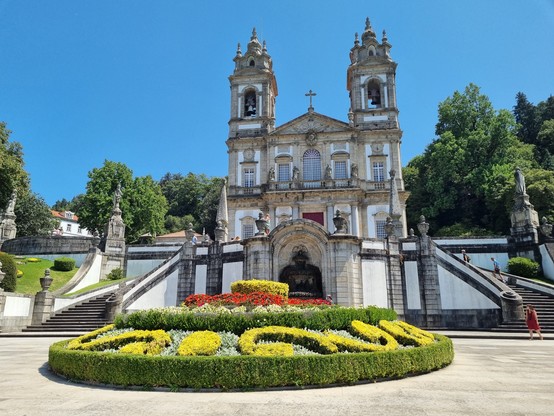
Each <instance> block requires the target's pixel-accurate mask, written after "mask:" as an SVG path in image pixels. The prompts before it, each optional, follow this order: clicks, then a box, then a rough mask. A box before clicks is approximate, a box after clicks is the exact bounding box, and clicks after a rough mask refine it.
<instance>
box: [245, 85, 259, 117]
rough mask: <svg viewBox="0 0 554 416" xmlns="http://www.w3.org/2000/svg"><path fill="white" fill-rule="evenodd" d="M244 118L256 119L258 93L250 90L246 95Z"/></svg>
mask: <svg viewBox="0 0 554 416" xmlns="http://www.w3.org/2000/svg"><path fill="white" fill-rule="evenodd" d="M244 116H245V117H256V91H253V90H249V91H247V92H246V94H244Z"/></svg>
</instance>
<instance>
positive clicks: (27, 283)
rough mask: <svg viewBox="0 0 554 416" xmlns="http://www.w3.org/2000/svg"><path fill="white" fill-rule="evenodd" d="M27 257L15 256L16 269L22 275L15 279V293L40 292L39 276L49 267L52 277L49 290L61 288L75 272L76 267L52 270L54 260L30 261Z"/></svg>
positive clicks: (32, 293)
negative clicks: (62, 270) (68, 269)
mask: <svg viewBox="0 0 554 416" xmlns="http://www.w3.org/2000/svg"><path fill="white" fill-rule="evenodd" d="M28 258H29V257H16V258H15V262H16V265H17V269H18V270H21V271H22V272H23V276H21V277H19V278H18V279H17V287H16V289H15V291H16V293H25V294H31V295H34V294H35V293H37V292H40V291H41V290H42V288H41V287H40V280H39V279H40V278H41V277H43V276H44V271H45V270H46V269H50V276H51V277H52V278H53V280H52V285H51V286H50V289H49V291H50V292H52V291H54V290H57V289H59V288H61V287H62V286H63V285H65V284H66V283H67V282H69V280H70V279H71V278H72V277H73V276H74V275H75V273H77V270H79V269H78V268H75V269H73V270H71V271H69V272H60V271H57V270H52V267H53V266H54V262H53V261H50V260H46V259H39V260H40V261H39V262H36V263H32V262H30V261H28V260H27V259H28Z"/></svg>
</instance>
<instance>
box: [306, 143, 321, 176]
mask: <svg viewBox="0 0 554 416" xmlns="http://www.w3.org/2000/svg"><path fill="white" fill-rule="evenodd" d="M302 167H303V172H304V180H305V181H319V180H321V155H320V154H319V152H318V151H317V150H315V149H308V150H306V152H305V153H304V156H303V157H302Z"/></svg>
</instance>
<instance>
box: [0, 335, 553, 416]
mask: <svg viewBox="0 0 554 416" xmlns="http://www.w3.org/2000/svg"><path fill="white" fill-rule="evenodd" d="M60 339H61V338H0V415H5V416H12V415H14V416H15V415H17V416H23V415H28V416H31V415H32V416H42V415H56V416H64V415H68V416H80V415H112V416H116V415H117V416H120V415H133V416H142V415H164V416H168V415H240V416H247V415H263V416H271V415H278V416H288V415H295V416H297V415H318V416H324V415H337V416H354V415H364V416H367V415H387V416H395V415H402V416H405V415H408V416H418V415H425V416H430V415H440V416H448V415H472V416H476V415H487V416H491V415H503V416H505V415H518V416H521V415H539V414H540V415H553V414H554V394H553V393H554V359H553V358H554V341H553V340H546V341H528V340H526V339H487V338H481V339H454V340H453V341H454V345H455V351H456V357H455V359H454V362H453V363H452V365H450V366H449V367H447V368H445V369H442V370H439V371H436V372H433V373H430V374H425V375H422V376H417V377H411V378H407V379H403V380H395V381H387V382H381V383H372V384H362V385H356V386H347V387H332V388H320V389H308V390H284V391H265V392H261V391H260V392H258V391H255V392H232V393H229V392H226V393H219V392H216V393H205V392H169V391H132V390H120V389H112V388H104V387H92V386H87V385H81V384H75V383H71V382H68V381H65V380H62V379H60V378H58V377H56V376H54V375H52V374H51V373H50V372H49V370H48V366H47V363H46V361H47V357H48V347H49V345H50V344H52V343H53V342H55V341H57V340H60Z"/></svg>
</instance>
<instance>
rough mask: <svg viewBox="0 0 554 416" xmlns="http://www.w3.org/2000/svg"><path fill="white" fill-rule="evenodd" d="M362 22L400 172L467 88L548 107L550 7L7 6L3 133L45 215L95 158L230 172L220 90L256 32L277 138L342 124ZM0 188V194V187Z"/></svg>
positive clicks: (0, 2) (2, 25) (219, 1)
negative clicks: (272, 87)
mask: <svg viewBox="0 0 554 416" xmlns="http://www.w3.org/2000/svg"><path fill="white" fill-rule="evenodd" d="M366 16H367V17H369V18H370V20H371V23H372V26H373V29H374V30H375V32H376V33H377V34H378V39H379V40H380V39H381V32H382V30H383V29H386V31H387V36H388V39H389V42H390V43H391V44H392V50H391V56H392V58H393V59H394V60H395V61H396V62H397V63H398V68H397V78H396V79H397V97H398V106H399V109H400V126H401V128H402V130H403V131H404V135H403V139H402V141H403V142H402V161H403V165H406V164H407V163H408V162H409V161H410V160H411V159H412V158H413V157H414V156H416V155H418V154H420V153H421V152H422V151H423V150H424V149H425V146H426V145H427V144H428V143H430V142H431V140H432V139H433V138H434V127H435V123H436V121H437V105H438V103H439V102H441V101H442V100H444V99H445V98H446V97H448V96H450V95H452V93H453V92H454V91H456V90H459V91H462V90H463V89H464V88H465V86H467V85H468V84H469V83H470V82H473V83H475V84H477V85H478V86H479V87H481V91H482V93H484V94H486V95H487V96H489V98H490V99H491V101H492V103H493V105H494V106H495V108H497V109H500V108H507V109H511V108H512V107H513V105H514V104H515V95H516V93H517V92H518V91H522V92H524V93H525V94H526V95H527V97H528V99H529V100H530V101H531V102H533V103H535V104H536V103H538V102H539V101H542V100H544V99H546V98H547V97H548V96H549V95H552V94H554V0H533V1H528V0H527V1H526V0H521V1H516V0H486V1H484V0H464V1H453V0H452V1H445V0H433V1H431V0H429V1H423V0H421V1H418V0H403V1H370V0H365V1H364V0H361V1H357V0H350V1H347V2H345V1H329V0H316V1H312V0H309V1H304V0H296V1H290V0H278V1H277V0H271V1H260V0H258V1H253V2H247V1H242V2H241V1H228V0H211V1H184V0H183V1H181V0H95V1H85V0H51V1H44V0H0V57H1V61H0V120H1V121H5V122H6V123H7V124H8V128H9V129H10V130H12V131H13V133H12V136H11V138H12V140H15V141H19V142H20V143H21V144H22V145H23V150H24V153H25V162H26V165H25V167H26V169H27V171H28V172H29V173H30V175H31V186H32V190H33V191H34V192H37V193H38V194H40V195H42V196H43V197H44V198H45V200H46V202H47V203H48V204H53V203H54V202H55V201H56V200H58V199H61V198H66V199H71V198H72V197H73V196H75V195H77V194H79V193H83V192H85V186H86V183H87V180H88V177H87V174H88V172H89V171H90V170H91V169H93V168H95V167H101V166H102V164H103V162H104V160H105V159H108V160H112V161H117V162H123V163H125V164H126V165H127V166H128V167H129V168H131V169H132V170H133V173H134V175H135V176H144V175H152V177H153V178H154V179H156V180H157V179H160V178H161V176H162V175H164V174H165V173H167V172H171V173H182V174H187V173H188V172H193V173H197V174H200V173H204V174H206V175H208V176H225V175H226V174H227V147H226V145H225V140H226V139H227V132H228V125H227V122H228V120H229V110H230V96H229V82H228V79H227V78H228V76H229V75H230V74H231V73H232V71H233V65H234V64H233V57H234V56H235V52H236V48H237V43H238V42H240V43H241V45H242V46H243V51H244V50H245V49H246V44H247V43H248V41H249V40H250V35H251V32H252V27H254V26H255V27H256V29H257V32H258V38H259V39H260V41H261V40H266V41H267V49H268V53H269V54H270V55H271V57H272V58H273V68H274V70H275V74H276V77H277V84H278V89H279V95H278V97H277V100H276V116H277V123H276V124H277V125H281V124H284V123H286V122H287V121H289V120H291V119H293V118H295V117H298V116H300V115H302V114H303V113H305V112H306V111H307V107H308V104H309V103H308V99H307V97H305V95H304V94H305V93H306V92H307V91H308V90H309V89H312V90H314V91H315V92H316V93H317V96H316V97H314V108H315V111H317V112H319V113H322V114H325V115H327V116H330V117H333V118H337V119H339V120H342V121H347V112H348V107H349V104H348V92H347V91H346V70H347V67H348V64H349V58H348V55H349V51H350V48H351V47H352V46H353V43H354V33H355V32H359V33H360V34H361V33H362V32H363V30H364V22H365V18H366ZM0 185H2V184H0Z"/></svg>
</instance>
